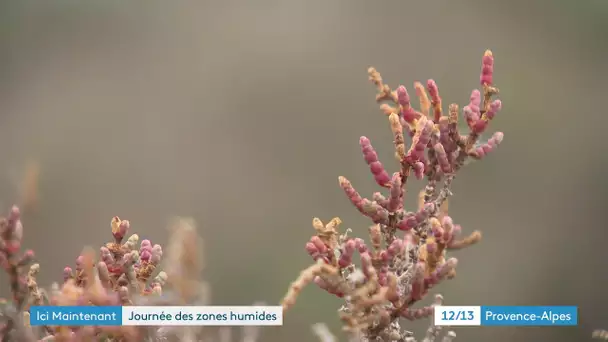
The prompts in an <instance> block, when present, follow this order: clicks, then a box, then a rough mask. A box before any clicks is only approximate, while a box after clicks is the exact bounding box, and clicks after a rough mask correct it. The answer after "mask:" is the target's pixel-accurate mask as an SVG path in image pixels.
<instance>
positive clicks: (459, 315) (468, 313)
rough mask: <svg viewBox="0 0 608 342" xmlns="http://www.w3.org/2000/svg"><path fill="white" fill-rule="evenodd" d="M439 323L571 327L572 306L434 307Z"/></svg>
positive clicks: (574, 315)
mask: <svg viewBox="0 0 608 342" xmlns="http://www.w3.org/2000/svg"><path fill="white" fill-rule="evenodd" d="M434 316H435V317H434V322H435V325H440V326H448V325H449V326H573V325H577V324H578V309H577V307H576V306H437V307H435V313H434Z"/></svg>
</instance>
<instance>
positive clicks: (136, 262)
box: [63, 216, 164, 294]
mask: <svg viewBox="0 0 608 342" xmlns="http://www.w3.org/2000/svg"><path fill="white" fill-rule="evenodd" d="M111 228H112V236H113V237H114V241H112V242H108V243H107V244H106V245H105V246H102V247H101V248H100V261H99V262H98V263H97V264H96V268H97V272H98V274H99V277H100V279H101V281H102V282H103V283H104V284H107V286H108V287H109V288H112V289H114V290H118V289H119V288H121V287H129V288H132V289H137V290H138V292H140V293H141V294H149V293H160V292H161V289H162V285H163V283H164V280H163V279H164V273H161V274H160V275H159V277H157V278H158V279H154V280H153V281H151V282H150V281H149V280H150V277H151V276H152V274H153V273H154V271H155V270H156V268H157V267H158V265H159V264H160V261H161V258H162V255H163V250H162V247H161V246H160V245H158V244H155V245H153V244H152V243H151V242H150V240H142V241H141V243H139V236H138V235H137V234H132V235H131V236H130V237H129V238H128V239H126V241H124V240H125V236H127V233H128V231H129V229H130V223H129V221H127V220H121V219H120V218H119V217H118V216H115V217H113V218H112V221H111ZM138 243H139V248H138V247H137V245H138ZM83 259H84V256H82V255H81V256H79V257H78V258H77V259H76V269H75V271H74V270H72V268H70V267H66V268H65V269H64V271H63V278H64V282H66V281H68V280H71V279H74V280H75V282H76V285H78V286H84V284H85V283H86V279H85V278H84V277H85V275H86V273H85V272H84V271H83Z"/></svg>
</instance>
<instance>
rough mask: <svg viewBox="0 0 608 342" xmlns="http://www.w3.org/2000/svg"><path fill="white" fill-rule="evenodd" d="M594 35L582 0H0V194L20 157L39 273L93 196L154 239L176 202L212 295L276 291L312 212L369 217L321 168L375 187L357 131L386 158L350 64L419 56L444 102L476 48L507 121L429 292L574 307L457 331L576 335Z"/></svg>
mask: <svg viewBox="0 0 608 342" xmlns="http://www.w3.org/2000/svg"><path fill="white" fill-rule="evenodd" d="M607 34H608V2H606V1H600V0H596V1H578V2H574V1H571V2H568V1H548V0H545V1H540V0H539V1H534V2H531V1H523V0H516V1H501V2H498V1H489V0H487V1H477V0H462V1H406V0H402V1H363V0H356V1H353V0H350V1H346V0H343V1H338V0H333V1H320V0H307V1H291V0H280V1H279V0H257V1H231V0H224V1H190V2H187V1H183V2H182V1H144V2H127V1H86V2H85V1H2V2H0V108H1V109H0V144H1V146H3V149H2V151H3V152H2V154H0V155H1V156H2V164H3V165H2V168H1V169H0V186H1V188H0V189H2V190H3V193H2V196H0V202H1V203H0V204H2V206H3V207H4V208H8V207H9V205H10V204H11V201H13V200H14V199H15V198H16V196H17V194H18V193H19V187H18V185H17V183H16V180H18V177H19V174H20V172H22V171H21V170H22V169H23V167H24V165H25V163H26V161H27V160H29V159H30V158H34V159H36V160H39V161H40V164H41V170H42V173H41V176H42V178H41V193H40V196H41V197H40V203H39V206H38V208H37V210H36V211H30V212H26V213H25V218H24V223H25V225H26V243H27V245H28V246H30V247H32V248H34V249H35V250H36V252H37V255H38V257H39V260H40V262H41V264H42V274H41V280H42V282H43V283H45V284H50V283H51V282H52V281H54V280H59V279H60V278H61V270H62V268H63V267H64V266H65V265H68V264H69V265H72V264H73V260H74V259H75V257H76V256H77V255H78V253H79V252H80V250H81V248H82V246H83V245H85V244H91V245H95V246H97V245H100V244H101V243H104V242H105V241H106V240H107V239H108V238H109V237H110V231H109V222H110V218H111V217H112V216H113V215H119V216H120V217H121V218H125V219H129V220H131V223H132V227H133V228H134V230H135V231H137V232H138V233H139V234H140V235H141V236H144V237H150V238H152V239H153V241H157V242H161V243H162V242H164V241H166V238H167V235H166V230H165V226H166V223H167V221H168V220H169V218H171V217H172V216H174V215H191V216H193V217H194V218H196V220H197V221H198V222H199V224H200V229H201V231H202V233H203V234H204V236H205V239H206V243H207V247H206V254H207V262H208V268H207V271H206V277H207V278H208V279H209V280H210V281H211V283H212V285H213V287H214V289H215V290H214V293H213V298H214V302H215V303H217V304H248V303H251V302H253V301H256V300H265V301H267V302H270V303H277V302H278V301H279V300H280V298H281V297H282V295H283V294H284V291H285V290H286V288H287V286H288V284H289V282H290V281H291V280H292V279H293V278H294V277H295V276H296V275H297V273H298V272H299V270H300V269H301V268H302V267H304V266H306V265H307V264H308V263H309V258H308V256H307V255H306V253H305V251H304V249H303V246H304V243H305V242H306V240H307V238H308V237H309V236H310V234H311V233H312V228H311V225H310V222H311V219H312V217H313V216H318V217H321V218H323V219H329V218H331V217H333V216H340V217H341V218H342V219H343V221H344V226H345V227H351V228H353V229H354V230H355V232H357V233H359V234H364V232H365V231H366V229H367V226H368V224H369V222H368V221H367V220H366V219H364V218H362V217H360V216H359V215H358V214H357V212H356V210H355V209H354V208H352V207H351V206H350V204H349V203H348V201H347V200H346V198H345V197H344V195H343V193H342V191H341V190H340V189H339V187H338V185H337V177H338V176H339V175H344V176H347V177H348V178H349V179H351V180H352V182H353V183H354V184H355V185H356V186H358V189H359V190H360V191H361V192H362V193H365V194H371V192H372V191H375V190H376V188H375V187H374V186H373V185H374V184H373V181H372V178H371V177H370V175H369V174H368V171H367V168H366V166H365V164H364V163H363V161H362V158H361V156H360V153H359V147H358V144H357V142H358V138H359V136H361V135H366V136H368V137H369V138H370V139H371V140H372V141H373V142H374V145H375V147H376V148H377V149H379V150H380V154H381V157H382V158H383V160H384V161H385V163H386V164H388V165H391V161H392V144H391V136H390V132H389V129H388V124H387V121H386V119H385V118H383V117H382V116H381V114H380V113H379V111H378V110H377V106H376V104H375V103H374V100H373V98H374V89H373V87H372V85H370V84H369V83H368V82H367V76H366V69H367V67H368V66H370V65H374V66H376V67H377V68H378V69H379V71H381V72H382V74H383V75H384V77H385V79H386V80H387V82H388V83H389V84H391V85H398V84H400V83H403V84H405V85H407V86H410V87H411V84H412V83H413V82H414V81H416V80H426V78H431V77H432V78H434V79H435V80H436V81H437V82H438V84H439V86H440V88H441V91H442V95H443V98H444V101H445V102H446V103H449V102H458V103H460V104H461V105H463V104H465V103H466V101H467V100H468V96H469V94H470V91H471V89H472V88H473V87H475V86H477V84H478V74H479V69H480V58H481V56H482V54H483V51H484V50H485V49H487V48H490V49H492V50H493V51H494V54H495V57H496V76H495V81H496V83H497V85H498V86H499V87H500V88H501V91H502V94H501V98H502V100H503V105H504V106H503V111H502V112H501V113H500V115H499V116H498V117H497V119H496V121H495V122H494V125H493V129H495V130H501V131H504V132H505V135H506V139H505V141H504V144H503V145H502V146H501V148H500V149H499V150H498V151H497V153H495V154H493V155H492V156H491V157H490V158H488V160H486V161H484V162H482V163H476V164H472V165H470V166H469V167H467V168H466V170H465V172H464V173H462V174H461V176H460V177H458V179H457V182H456V185H455V188H454V192H455V196H454V198H453V202H452V204H453V205H452V207H451V209H452V210H451V213H452V216H453V217H454V218H455V220H456V221H458V222H459V223H461V224H462V225H463V228H464V229H466V230H467V231H472V230H474V229H480V230H483V232H484V235H485V236H484V241H483V243H482V244H480V245H478V246H476V247H474V248H472V249H469V250H465V251H463V252H461V253H458V255H457V257H458V258H459V259H460V260H461V264H460V266H459V274H458V277H457V279H455V280H453V281H451V282H449V283H445V284H442V285H441V286H440V287H438V288H437V291H440V292H441V293H443V294H444V295H445V297H446V301H447V303H449V304H455V305H458V304H462V305H466V304H469V305H476V304H479V305H484V304H485V305H518V304H521V305H560V304H564V305H579V306H580V313H579V314H580V326H579V327H576V328H525V329H524V328H470V329H467V328H460V329H457V330H456V332H457V334H458V335H459V338H458V341H488V340H489V339H492V341H496V342H501V341H514V340H518V341H585V340H589V338H590V334H591V332H592V330H593V329H596V328H602V327H603V328H608V312H606V310H605V303H606V302H607V299H608V298H607V297H608V295H607V294H606V285H607V284H608V278H607V275H608V271H606V270H605V269H604V268H605V260H606V257H607V256H608V254H607V251H606V250H607V249H606V246H605V244H606V243H605V241H606V239H607V238H608V234H607V231H608V227H606V219H605V217H604V216H605V210H606V204H605V203H604V200H605V198H606V195H607V186H608V185H607V184H608V183H607V182H606V180H605V173H606V172H607V167H608V157H606V155H607V154H606V153H605V152H604V151H605V150H606V148H608V144H606V140H605V139H606V127H607V126H606V125H607V124H608V115H607V114H606V113H605V112H604V111H605V110H606V109H605V104H604V102H605V101H604V100H605V96H606V94H607V92H606V86H605V85H606V77H607V76H608V72H607V71H608V68H607V67H606V57H607V56H608V53H607V51H608V44H607V40H606V35H607ZM419 186H421V184H415V188H414V189H417V187H419ZM412 193H414V190H412ZM412 197H413V195H412ZM4 283H5V282H3V283H2V285H1V286H4V288H3V289H4V290H5V289H6V285H5V284H4ZM339 304H340V301H339V300H337V299H333V298H331V297H330V296H329V295H327V294H325V293H324V292H322V291H320V290H318V289H317V288H312V287H311V288H309V289H307V290H306V291H305V292H304V295H303V298H301V300H300V302H299V303H298V304H297V305H296V307H295V309H294V310H293V311H291V312H289V313H288V314H287V316H286V317H285V322H286V323H285V326H284V327H282V328H280V329H279V328H275V329H266V330H265V331H264V335H263V340H264V341H270V342H273V341H276V342H278V341H281V342H284V341H293V342H300V341H302V342H303V341H314V340H315V338H314V337H313V336H312V334H311V333H310V331H309V326H310V324H312V323H314V322H317V321H324V322H327V323H329V324H330V325H331V326H332V328H333V329H334V331H338V327H339V325H338V319H337V316H336V314H335V311H334V310H335V309H337V308H338V306H339ZM426 326H427V322H422V323H420V324H413V325H412V328H413V329H415V330H416V331H417V332H422V331H423V330H424V329H425V328H426Z"/></svg>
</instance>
